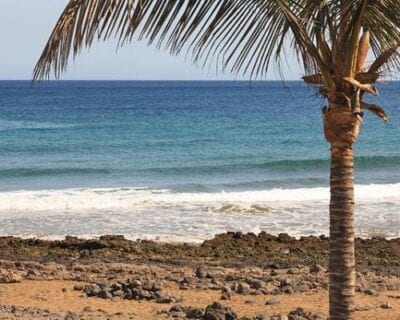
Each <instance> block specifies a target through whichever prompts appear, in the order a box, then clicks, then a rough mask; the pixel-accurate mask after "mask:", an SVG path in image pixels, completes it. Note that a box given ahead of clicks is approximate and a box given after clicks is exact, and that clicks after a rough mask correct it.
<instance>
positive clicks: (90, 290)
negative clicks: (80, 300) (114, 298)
mask: <svg viewBox="0 0 400 320" xmlns="http://www.w3.org/2000/svg"><path fill="white" fill-rule="evenodd" d="M83 291H84V292H85V293H86V295H87V296H88V297H94V296H97V295H98V293H99V292H100V291H101V288H100V287H99V286H98V285H97V284H90V285H88V286H85V288H84V289H83Z"/></svg>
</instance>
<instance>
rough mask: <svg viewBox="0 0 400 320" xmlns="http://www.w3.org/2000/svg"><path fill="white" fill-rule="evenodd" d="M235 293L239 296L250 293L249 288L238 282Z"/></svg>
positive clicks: (245, 284)
mask: <svg viewBox="0 0 400 320" xmlns="http://www.w3.org/2000/svg"><path fill="white" fill-rule="evenodd" d="M236 292H237V293H239V294H248V293H249V292H250V286H249V285H248V284H247V283H245V282H240V283H239V285H238V286H237V290H236Z"/></svg>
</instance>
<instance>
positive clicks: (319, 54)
mask: <svg viewBox="0 0 400 320" xmlns="http://www.w3.org/2000/svg"><path fill="white" fill-rule="evenodd" d="M397 12H400V1H398V0H385V1H382V0H341V1H334V0H246V1H243V0H69V2H68V4H67V6H66V8H65V10H64V11H63V12H62V14H61V16H60V18H59V20H58V22H57V24H56V26H55V28H54V30H53V32H52V34H51V36H50V38H49V40H48V42H47V44H46V46H45V48H44V50H43V52H42V54H41V56H40V58H39V60H38V62H37V64H36V66H35V69H34V73H33V78H34V80H38V79H44V78H48V77H50V75H51V73H52V72H54V76H55V77H56V78H59V76H60V74H61V73H62V72H63V71H65V69H66V67H67V65H68V62H69V59H70V58H71V57H75V56H77V55H78V54H79V53H80V52H81V50H82V49H83V48H85V47H90V46H91V45H92V44H93V42H94V41H96V40H103V41H104V40H108V39H110V38H116V39H117V40H118V43H119V45H121V46H122V45H126V44H127V43H129V42H131V41H133V40H136V39H138V40H143V41H146V42H147V44H148V45H152V44H154V45H155V46H156V48H158V49H164V50H168V51H169V52H170V53H171V54H174V55H176V54H180V53H182V52H186V54H187V55H188V56H190V57H191V58H192V62H195V63H197V62H200V63H201V65H202V66H204V65H205V63H207V62H216V63H217V65H220V66H222V68H223V69H224V70H229V71H230V72H234V73H243V74H248V75H250V77H252V78H256V77H263V76H265V75H266V73H267V71H268V70H269V67H270V65H271V62H272V61H274V62H277V63H278V65H280V64H281V62H282V61H283V59H284V52H287V51H289V52H294V53H295V54H296V55H297V57H298V60H299V61H300V63H301V64H302V66H303V68H304V73H305V75H306V76H308V75H313V74H320V77H321V82H322V83H323V85H324V86H325V87H326V90H328V91H334V90H339V91H341V90H344V89H345V88H346V85H345V83H346V81H344V80H343V78H345V77H346V78H351V79H354V80H355V81H357V82H359V83H360V84H361V85H363V86H364V88H365V85H367V84H368V83H373V82H375V81H376V79H375V80H374V81H373V82H366V80H365V78H366V76H365V75H364V76H363V78H362V79H361V78H360V77H361V76H360V75H359V74H361V73H363V72H364V71H365V70H364V69H362V70H358V69H360V66H361V65H363V62H364V61H365V55H366V54H365V52H366V51H368V50H366V47H365V46H364V44H367V42H368V43H370V45H371V49H372V51H373V53H374V55H375V57H376V58H378V60H377V62H375V63H374V64H373V65H372V66H371V67H370V70H369V74H370V75H369V76H371V75H375V74H379V75H380V73H377V72H378V71H380V68H381V67H382V66H383V65H388V67H398V68H400V59H399V56H398V55H396V54H394V52H393V53H392V54H390V56H389V57H387V59H384V56H383V55H385V54H387V55H388V53H387V52H388V50H393V48H397V47H398V46H399V44H400V19H398V14H397ZM363 30H364V31H365V30H368V33H364V35H365V36H364V40H365V41H364V42H363V41H359V39H360V36H361V32H362V31H363ZM367 36H368V38H369V39H368V40H369V41H367V40H366V38H367ZM362 39H363V37H361V40H362ZM361 47H363V48H361ZM385 57H386V56H385ZM360 71H362V72H360ZM352 81H353V80H352ZM347 83H348V81H347Z"/></svg>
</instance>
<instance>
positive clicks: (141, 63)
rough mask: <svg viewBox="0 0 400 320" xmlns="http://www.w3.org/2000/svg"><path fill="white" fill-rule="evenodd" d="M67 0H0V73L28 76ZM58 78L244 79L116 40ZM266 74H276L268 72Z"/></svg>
mask: <svg viewBox="0 0 400 320" xmlns="http://www.w3.org/2000/svg"><path fill="white" fill-rule="evenodd" d="M67 2H68V1H67V0H33V1H32V0H0V4H1V9H2V10H1V11H0V39H1V42H2V44H1V50H0V79H2V80H8V79H12V80H14V79H30V78H31V74H32V69H33V66H34V65H35V62H36V60H37V59H38V57H39V55H40V53H41V50H42V49H43V46H44V44H45V42H46V40H47V38H48V36H49V35H50V32H51V30H52V28H53V26H54V24H55V22H56V20H57V18H58V16H59V15H60V13H61V11H62V9H63V7H64V6H65V5H66V3H67ZM285 75H286V77H285V79H287V80H292V79H294V80H298V79H299V78H300V77H301V75H302V74H301V71H300V69H299V68H298V67H297V65H296V63H294V62H289V67H288V68H287V72H286V73H285ZM62 79H73V80H78V79H82V80H83V79H129V80H130V79H132V80H231V79H238V80H242V79H245V80H247V79H248V78H246V77H244V78H242V77H236V78H235V77H233V76H232V75H230V74H218V73H217V72H215V69H205V70H202V69H200V68H197V67H195V66H193V65H191V64H190V63H189V62H188V61H185V59H184V57H182V56H181V57H171V56H169V55H168V54H167V53H166V52H157V51H156V50H155V49H154V47H147V46H146V45H145V44H144V43H139V42H132V43H131V44H128V45H127V46H126V47H124V48H120V49H118V52H117V51H116V43H115V42H114V41H109V42H105V43H97V44H95V45H94V46H93V48H92V49H91V50H90V51H84V52H83V53H82V54H81V55H80V56H79V57H78V58H77V59H76V61H75V62H71V63H70V65H69V68H68V71H67V72H66V73H65V74H64V75H63V76H62ZM267 79H279V75H278V74H277V73H274V72H271V74H270V75H269V76H268V77H267Z"/></svg>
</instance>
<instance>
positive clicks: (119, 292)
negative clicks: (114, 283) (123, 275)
mask: <svg viewBox="0 0 400 320" xmlns="http://www.w3.org/2000/svg"><path fill="white" fill-rule="evenodd" d="M112 294H113V296H114V297H122V296H124V292H123V291H122V290H116V291H113V293H112Z"/></svg>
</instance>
